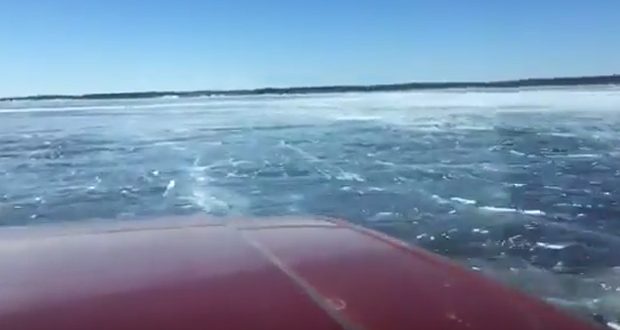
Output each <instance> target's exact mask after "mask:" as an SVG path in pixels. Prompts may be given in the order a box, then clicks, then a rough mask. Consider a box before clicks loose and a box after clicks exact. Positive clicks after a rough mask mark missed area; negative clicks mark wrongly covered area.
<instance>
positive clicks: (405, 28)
mask: <svg viewBox="0 0 620 330" xmlns="http://www.w3.org/2000/svg"><path fill="white" fill-rule="evenodd" d="M619 14H620V1H618V0H592V1H583V0H564V1H556V0H520V1H503V0H488V1H478V0H453V1H447V0H435V1H430V0H429V1H416V0H408V1H389V0H385V1H380V0H375V1H370V0H356V1H347V0H340V1H339V0H315V1H309V0H306V1H297V0H288V1H285V0H282V1H275V0H260V1H259V0H253V1H234V0H228V1H225V0H222V1H209V0H200V1H199V0H193V1H183V0H179V1H162V0H150V1H147V0H127V1H123V0H100V1H96V0H90V1H89V0H56V1H47V0H40V1H28V0H22V1H17V0H15V1H12V0H9V1H6V2H3V3H2V4H0V45H1V46H0V96H9V95H27V94H47V93H87V92H114V91H140V90H192V89H229V88H251V87H263V86H291V85H326V84H375V83H389V82H406V81H447V80H450V81H464V80H497V79H512V78H521V77H546V76H565V75H590V74H610V73H620V19H618V15H619Z"/></svg>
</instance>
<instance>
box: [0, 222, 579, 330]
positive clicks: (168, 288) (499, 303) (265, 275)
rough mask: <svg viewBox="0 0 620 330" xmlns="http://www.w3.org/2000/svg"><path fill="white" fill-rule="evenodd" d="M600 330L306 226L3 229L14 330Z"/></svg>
mask: <svg viewBox="0 0 620 330" xmlns="http://www.w3.org/2000/svg"><path fill="white" fill-rule="evenodd" d="M414 328H415V329H484V330H487V329H488V330H491V329H493V330H495V329H506V330H510V329H515V330H516V329H519V330H529V329H565V330H571V329H575V330H577V329H590V326H589V325H588V324H586V323H583V322H582V321H580V320H577V319H573V318H572V317H570V316H568V315H565V314H563V313H562V312H559V311H557V310H556V309H555V308H553V307H551V306H548V305H546V304H544V303H542V302H540V301H538V300H536V299H533V298H530V297H527V296H525V295H523V294H520V293H517V292H515V291H513V290H511V289H508V288H505V287H503V286H501V285H499V284H496V283H494V282H492V281H489V280H487V279H484V278H482V277H480V276H479V275H477V274H475V273H473V272H470V271H468V270H465V269H462V268H460V267H459V266H456V265H454V264H452V263H451V262H449V261H447V260H445V259H443V258H441V257H438V256H435V255H433V254H431V253H428V252H425V251H422V250H419V249H416V248H410V247H408V246H406V245H404V244H403V243H401V242H399V241H396V240H393V239H390V238H387V237H385V236H383V235H381V234H378V233H375V232H372V231H369V230H366V229H361V228H358V227H355V226H351V225H349V224H347V223H344V222H338V221H336V222H333V221H324V220H312V219H309V220H299V219H266V220H260V221H227V222H225V223H216V222H208V221H206V220H204V219H200V218H193V219H190V220H187V219H176V220H166V221H153V222H149V223H133V224H131V223H130V224H115V225H114V227H111V225H101V226H84V227H81V228H77V229H76V228H75V227H72V228H65V229H40V228H38V229H37V228H35V229H31V228H26V229H19V230H17V229H13V230H3V231H2V232H0V329H2V330H5V329H10V330H35V329H46V330H50V329H52V330H53V329H59V330H60V329H62V330H74V329H75V330H77V329H80V330H82V329H116V330H124V329H132V330H137V329H179V330H184V329H186V330H190V329H414Z"/></svg>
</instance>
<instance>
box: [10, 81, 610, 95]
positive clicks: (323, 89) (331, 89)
mask: <svg viewBox="0 0 620 330" xmlns="http://www.w3.org/2000/svg"><path fill="white" fill-rule="evenodd" d="M609 84H614V85H615V84H618V85H620V75H607V76H588V77H561V78H531V79H519V80H505V81H491V82H413V83H402V84H383V85H340V86H314V87H285V88H257V89H238V90H198V91H149V92H126V93H95V94H83V95H33V96H24V97H4V98H0V101H10V100H50V99H74V100H82V99H83V100H99V99H132V98H153V97H164V96H172V97H174V96H177V97H195V96H212V95H224V96H225V95H233V96H234V95H263V94H312V93H342V92H385V91H407V90H420V89H446V88H515V87H548V86H581V85H584V86H587V85H609Z"/></svg>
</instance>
